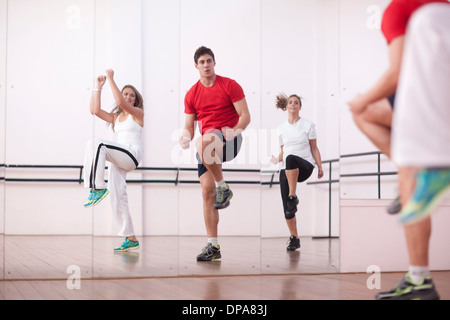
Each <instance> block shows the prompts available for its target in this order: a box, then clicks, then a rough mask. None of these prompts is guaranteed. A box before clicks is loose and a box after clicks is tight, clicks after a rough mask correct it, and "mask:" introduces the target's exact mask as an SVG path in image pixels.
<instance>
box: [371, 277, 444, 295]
mask: <svg viewBox="0 0 450 320" xmlns="http://www.w3.org/2000/svg"><path fill="white" fill-rule="evenodd" d="M375 298H376V299H377V300H439V295H438V293H437V291H436V287H435V286H434V284H433V281H432V280H431V277H427V278H424V279H423V280H422V282H421V283H419V284H415V283H413V282H412V281H411V279H410V277H409V274H408V273H407V274H406V275H405V276H404V277H403V279H402V280H401V281H400V283H399V284H398V285H397V286H396V287H394V288H392V289H391V290H389V291H386V292H379V293H378V294H377V295H376V297H375Z"/></svg>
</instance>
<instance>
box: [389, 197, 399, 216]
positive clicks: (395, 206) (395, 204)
mask: <svg viewBox="0 0 450 320" xmlns="http://www.w3.org/2000/svg"><path fill="white" fill-rule="evenodd" d="M401 210H402V203H401V201H400V197H397V198H395V200H394V201H392V203H391V204H390V205H389V207H388V208H387V212H388V213H389V214H397V213H399V212H400V211H401Z"/></svg>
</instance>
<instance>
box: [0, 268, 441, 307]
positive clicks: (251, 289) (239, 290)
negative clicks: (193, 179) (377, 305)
mask: <svg viewBox="0 0 450 320" xmlns="http://www.w3.org/2000/svg"><path fill="white" fill-rule="evenodd" d="M402 276H403V274H401V273H386V274H385V273H383V274H381V289H382V290H387V289H389V288H391V287H393V286H395V285H396V284H397V283H398V281H399V280H400V278H401V277H402ZM432 276H433V281H434V282H435V284H436V287H437V290H438V292H439V294H440V296H441V299H442V300H450V272H449V271H445V272H443V271H442V272H432ZM367 278H368V275H367V274H339V273H337V274H305V275H252V276H238V275H234V276H233V275H231V276H222V277H217V276H215V277H205V276H189V277H168V278H165V277H155V278H142V279H96V280H82V281H81V282H80V285H81V286H80V289H71V290H70V289H68V288H67V283H66V281H65V280H3V281H0V299H1V300H31V299H33V300H117V299H119V300H128V299H130V300H131V299H132V300H142V299H144V300H373V299H374V296H375V294H376V293H377V292H378V291H380V290H378V289H373V290H371V289H368V288H367V286H366V281H367Z"/></svg>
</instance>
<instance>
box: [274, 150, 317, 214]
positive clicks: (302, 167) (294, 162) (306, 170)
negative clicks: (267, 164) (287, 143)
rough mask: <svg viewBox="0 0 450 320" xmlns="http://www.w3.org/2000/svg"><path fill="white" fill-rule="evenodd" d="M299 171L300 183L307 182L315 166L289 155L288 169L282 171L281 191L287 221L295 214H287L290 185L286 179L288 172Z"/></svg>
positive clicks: (287, 160) (287, 159)
mask: <svg viewBox="0 0 450 320" xmlns="http://www.w3.org/2000/svg"><path fill="white" fill-rule="evenodd" d="M293 169H299V170H298V179H297V181H298V182H303V181H306V180H307V179H308V178H309V177H310V176H311V174H312V172H313V170H314V165H313V164H312V163H310V162H309V161H307V160H305V159H302V158H300V157H297V156H293V155H289V156H287V158H286V169H283V170H281V171H280V191H281V200H283V210H284V216H285V218H286V220H290V219H292V218H294V217H295V213H293V214H287V213H286V209H287V200H288V198H289V183H288V180H287V177H286V170H293Z"/></svg>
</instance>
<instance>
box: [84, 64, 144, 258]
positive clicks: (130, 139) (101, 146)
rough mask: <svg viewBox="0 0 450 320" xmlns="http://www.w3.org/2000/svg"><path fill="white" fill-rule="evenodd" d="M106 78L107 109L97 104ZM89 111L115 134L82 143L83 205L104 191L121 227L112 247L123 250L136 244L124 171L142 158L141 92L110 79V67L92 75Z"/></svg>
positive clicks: (92, 203) (90, 203) (96, 200)
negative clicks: (86, 193) (109, 106)
mask: <svg viewBox="0 0 450 320" xmlns="http://www.w3.org/2000/svg"><path fill="white" fill-rule="evenodd" d="M106 80H108V82H109V84H110V87H111V91H112V93H113V96H114V100H115V102H116V104H117V106H116V107H115V109H114V110H113V111H111V112H107V111H105V110H103V109H102V108H101V93H102V89H103V86H104V84H105V83H106ZM90 112H91V114H93V115H95V116H97V117H99V118H100V119H102V120H104V121H106V122H107V123H108V125H111V126H112V128H113V131H114V132H115V134H116V141H108V140H104V139H92V140H90V141H89V142H88V144H87V146H86V153H85V160H84V170H83V172H84V186H85V188H89V189H90V194H89V198H88V200H87V202H86V203H85V204H84V206H85V207H86V208H88V207H91V206H95V205H96V204H98V203H99V202H100V201H101V200H102V199H104V198H105V197H106V196H107V195H108V194H110V198H111V205H112V209H113V213H114V216H115V218H116V220H117V222H118V224H119V225H121V229H120V232H119V235H120V236H125V241H124V242H123V244H122V245H121V246H119V247H117V248H115V249H114V250H115V251H127V250H132V249H138V248H139V241H138V240H137V238H136V235H135V233H134V229H133V222H132V219H131V215H130V211H129V208H128V196H127V191H126V175H127V173H128V172H130V171H132V170H134V169H136V167H137V166H138V164H139V162H140V161H141V160H142V142H141V133H142V129H143V126H144V109H143V99H142V96H141V94H140V93H139V92H138V91H137V90H136V88H134V87H133V86H131V85H126V86H125V87H124V88H123V89H122V90H121V91H120V90H119V88H118V87H117V85H116V83H115V81H114V71H113V70H111V69H109V70H106V76H103V75H102V76H99V77H97V79H96V87H95V89H93V91H92V96H91V103H90ZM106 161H108V162H109V165H108V167H109V172H108V173H109V180H108V184H106V183H105V164H106Z"/></svg>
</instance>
